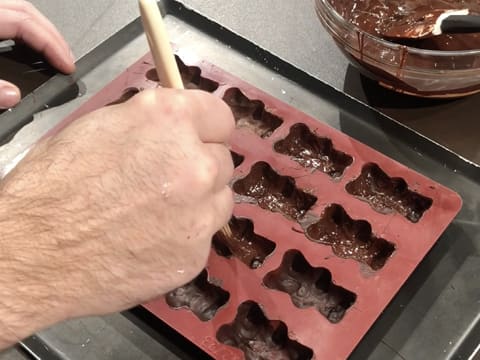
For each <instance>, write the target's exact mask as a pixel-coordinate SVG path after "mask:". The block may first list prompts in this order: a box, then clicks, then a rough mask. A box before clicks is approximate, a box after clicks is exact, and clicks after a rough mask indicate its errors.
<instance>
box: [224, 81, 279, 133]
mask: <svg viewBox="0 0 480 360" xmlns="http://www.w3.org/2000/svg"><path fill="white" fill-rule="evenodd" d="M223 100H224V101H225V102H226V103H227V104H228V106H230V108H231V109H232V112H233V115H234V117H235V121H236V123H237V127H238V128H248V129H250V130H251V131H253V132H254V133H256V134H257V135H259V136H260V137H262V138H265V137H268V136H270V135H272V133H273V132H274V131H275V129H277V128H278V127H279V126H280V125H282V123H283V120H282V119H281V118H279V117H278V116H276V115H274V114H272V113H270V112H268V111H267V110H265V104H264V103H263V102H262V101H260V100H250V99H249V98H248V97H246V96H245V95H244V94H243V93H242V92H241V91H240V89H238V88H230V89H228V90H227V91H225V95H224V96H223Z"/></svg>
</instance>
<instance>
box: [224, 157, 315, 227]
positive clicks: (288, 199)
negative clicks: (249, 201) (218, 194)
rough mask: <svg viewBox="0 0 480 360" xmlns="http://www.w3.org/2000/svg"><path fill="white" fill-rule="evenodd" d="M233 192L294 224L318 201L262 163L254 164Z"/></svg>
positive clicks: (290, 178)
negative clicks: (253, 200) (251, 199)
mask: <svg viewBox="0 0 480 360" xmlns="http://www.w3.org/2000/svg"><path fill="white" fill-rule="evenodd" d="M233 190H234V191H235V192H236V193H237V194H239V195H244V196H249V197H252V198H254V199H255V200H256V201H257V203H258V205H259V206H260V207H261V208H263V209H267V210H270V211H273V212H279V213H281V214H283V215H285V216H286V217H288V218H290V219H294V220H299V219H301V218H302V217H303V216H304V215H305V213H306V212H307V211H308V210H309V209H310V208H311V207H312V206H313V205H314V204H315V203H316V201H317V198H316V197H315V196H313V195H311V194H308V193H306V192H304V191H302V190H300V189H298V188H297V187H296V186H295V180H294V179H293V178H292V177H290V176H282V175H279V174H278V173H276V172H275V171H274V170H273V169H272V168H271V167H270V165H269V164H267V163H266V162H263V161H260V162H257V163H255V164H254V165H253V166H252V169H251V170H250V173H249V174H248V175H247V176H246V177H244V178H243V179H240V180H238V181H236V182H235V183H234V184H233Z"/></svg>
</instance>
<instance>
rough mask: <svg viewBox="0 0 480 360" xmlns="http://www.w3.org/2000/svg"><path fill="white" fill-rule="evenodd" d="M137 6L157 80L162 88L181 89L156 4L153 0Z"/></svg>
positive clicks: (178, 75) (142, 0)
mask: <svg viewBox="0 0 480 360" xmlns="http://www.w3.org/2000/svg"><path fill="white" fill-rule="evenodd" d="M139 6H140V14H141V15H142V22H143V27H144V29H145V34H146V36H147V39H148V44H149V45H150V51H151V52H152V56H153V61H154V63H155V68H156V69H157V73H158V78H159V79H160V81H161V83H162V85H163V86H164V87H168V88H173V89H183V81H182V77H181V76H180V72H179V71H178V67H177V62H176V61H175V56H174V55H173V51H172V47H171V45H170V41H169V39H168V35H167V31H166V29H165V24H164V23H163V17H162V14H160V9H159V8H158V4H157V2H156V1H155V0H139Z"/></svg>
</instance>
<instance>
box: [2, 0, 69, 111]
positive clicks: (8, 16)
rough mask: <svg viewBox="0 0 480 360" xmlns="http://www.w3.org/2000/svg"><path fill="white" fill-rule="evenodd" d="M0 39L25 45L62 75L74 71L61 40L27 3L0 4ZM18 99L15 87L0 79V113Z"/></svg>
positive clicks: (7, 0) (20, 0) (8, 1)
mask: <svg viewBox="0 0 480 360" xmlns="http://www.w3.org/2000/svg"><path fill="white" fill-rule="evenodd" d="M0 39H1V40H6V39H16V40H20V41H23V42H25V43H26V44H27V45H29V46H31V47H32V48H33V49H35V50H37V51H38V52H40V53H42V54H43V55H44V56H45V58H46V59H47V60H48V61H49V62H50V63H51V64H52V65H53V66H55V67H56V68H57V69H58V70H60V71H62V72H64V73H66V74H69V73H72V72H73V71H74V70H75V65H74V59H73V55H72V53H71V51H70V48H69V47H68V45H67V43H66V42H65V40H64V39H63V37H62V36H61V35H60V33H59V32H58V31H57V29H56V28H55V27H54V26H53V24H52V23H51V22H50V21H48V20H47V18H45V16H43V15H42V14H41V13H40V12H39V11H38V10H37V9H36V8H35V7H34V6H33V5H32V4H30V3H29V2H27V1H24V0H1V1H0ZM20 97H21V94H20V90H19V89H18V88H17V87H16V86H15V85H13V84H11V83H9V82H6V81H3V80H1V79H0V109H5V108H9V107H12V106H15V105H16V104H17V103H18V102H19V101H20Z"/></svg>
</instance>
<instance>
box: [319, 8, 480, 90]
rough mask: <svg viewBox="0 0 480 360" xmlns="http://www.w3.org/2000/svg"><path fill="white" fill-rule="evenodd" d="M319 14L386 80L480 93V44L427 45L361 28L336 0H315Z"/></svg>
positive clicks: (361, 63) (364, 66) (371, 72)
mask: <svg viewBox="0 0 480 360" xmlns="http://www.w3.org/2000/svg"><path fill="white" fill-rule="evenodd" d="M315 3H316V11H317V15H318V17H319V19H320V21H321V23H322V24H323V26H324V27H325V29H326V30H327V31H328V33H329V34H330V35H331V36H332V37H333V39H334V41H335V42H336V44H337V46H338V47H339V48H340V50H342V52H343V53H344V54H345V55H346V56H347V57H348V58H349V60H350V61H351V63H352V64H353V65H354V66H356V67H357V68H358V69H359V70H360V71H361V72H362V73H363V74H365V75H366V76H368V77H370V78H372V79H374V80H376V81H377V82H378V83H379V84H380V85H382V86H384V87H386V88H389V89H392V90H395V91H397V92H401V93H406V94H410V95H414V96H420V97H434V98H453V97H461V96H466V95H470V94H474V93H477V92H480V49H478V50H464V51H440V50H424V49H418V48H414V47H409V46H404V45H399V44H396V43H393V42H390V41H387V40H385V39H382V38H380V37H377V36H375V35H372V34H369V33H366V32H364V31H362V30H360V29H359V28H358V27H356V26H355V25H353V24H352V23H350V22H348V21H346V20H345V19H344V18H343V17H342V16H341V15H340V14H339V13H338V12H337V11H336V10H335V9H334V8H333V6H332V5H331V4H330V0H315Z"/></svg>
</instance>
